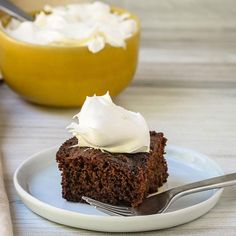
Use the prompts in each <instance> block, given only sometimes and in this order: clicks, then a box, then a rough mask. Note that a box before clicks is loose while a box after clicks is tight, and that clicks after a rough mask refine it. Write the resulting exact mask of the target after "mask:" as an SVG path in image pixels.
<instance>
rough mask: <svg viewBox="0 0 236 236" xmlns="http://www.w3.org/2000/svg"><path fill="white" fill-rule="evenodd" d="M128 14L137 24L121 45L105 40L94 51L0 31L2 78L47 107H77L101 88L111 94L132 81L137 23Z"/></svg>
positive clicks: (137, 49)
mask: <svg viewBox="0 0 236 236" xmlns="http://www.w3.org/2000/svg"><path fill="white" fill-rule="evenodd" d="M113 10H114V11H116V12H118V13H124V12H127V11H125V10H123V9H118V8H114V9H113ZM130 15H131V17H132V18H133V19H135V20H136V22H137V25H138V27H137V28H138V29H137V32H136V33H135V34H134V35H133V36H132V37H131V38H129V39H127V40H126V48H125V49H124V48H116V47H112V46H110V45H106V46H105V48H104V49H103V50H102V51H100V52H98V53H96V54H93V53H91V52H90V51H88V49H87V47H84V46H55V45H53V46H52V45H50V46H49V45H46V46H44V45H43V46H41V45H33V44H28V43H24V42H21V41H18V40H15V39H13V38H11V37H9V36H8V35H6V33H4V32H3V31H2V30H0V69H1V72H2V74H3V77H4V79H5V81H6V83H7V84H8V85H9V86H10V87H11V88H12V89H13V90H14V91H15V92H16V93H18V94H20V95H21V96H22V97H24V98H25V99H27V100H28V101H31V102H34V103H38V104H43V105H50V106H61V107H72V106H81V105H82V104H83V102H84V99H85V97H86V96H92V95H94V94H97V95H102V94H104V93H106V92H107V91H109V92H110V94H111V96H115V95H117V94H118V93H120V92H121V91H122V90H123V89H124V88H125V87H126V86H127V85H128V84H129V83H130V81H131V80H132V78H133V76H134V73H135V70H136V66H137V60H138V51H139V41H140V23H139V20H138V18H137V17H136V16H135V15H133V14H130ZM5 18H6V16H5ZM1 20H2V21H4V16H3V17H1Z"/></svg>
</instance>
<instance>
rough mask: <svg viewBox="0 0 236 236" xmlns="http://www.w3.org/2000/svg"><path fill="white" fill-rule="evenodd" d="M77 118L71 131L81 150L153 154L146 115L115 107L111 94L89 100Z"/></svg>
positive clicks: (69, 127) (71, 126) (88, 98)
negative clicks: (150, 149) (85, 148)
mask: <svg viewBox="0 0 236 236" xmlns="http://www.w3.org/2000/svg"><path fill="white" fill-rule="evenodd" d="M74 118H76V119H78V122H72V123H71V124H70V125H69V126H68V127H67V128H68V130H69V131H70V132H71V133H72V134H73V135H74V136H76V137H77V139H78V146H79V147H91V148H95V149H100V150H102V151H108V152H112V153H139V152H149V148H150V134H149V129H148V126H147V123H146V121H145V119H144V118H143V116H142V115H141V114H140V113H136V112H132V111H128V110H126V109H124V108H123V107H120V106H117V105H115V104H114V103H113V102H112V99H111V97H110V95H109V93H106V94H105V95H104V96H93V97H87V98H86V100H85V102H84V104H83V106H82V108H81V111H80V113H79V114H77V115H75V117H74Z"/></svg>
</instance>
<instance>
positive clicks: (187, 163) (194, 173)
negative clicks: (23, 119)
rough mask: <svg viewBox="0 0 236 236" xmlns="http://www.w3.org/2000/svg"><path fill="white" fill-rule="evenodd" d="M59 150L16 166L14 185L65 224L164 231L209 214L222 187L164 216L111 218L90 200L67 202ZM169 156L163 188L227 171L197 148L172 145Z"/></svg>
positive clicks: (178, 203) (181, 202)
mask: <svg viewBox="0 0 236 236" xmlns="http://www.w3.org/2000/svg"><path fill="white" fill-rule="evenodd" d="M57 149H58V148H51V149H47V150H45V151H42V152H39V153H37V154H35V155H33V156H31V157H30V158H29V159H27V160H26V161H25V162H24V163H23V164H22V165H21V166H20V167H19V168H18V169H17V170H16V172H15V175H14V184H15V188H16V190H17V193H18V194H19V196H20V197H21V199H22V201H23V202H24V203H25V205H26V206H28V207H29V208H30V209H31V210H32V211H34V212H35V213H37V214H39V215H41V216H43V217H45V218H47V219H49V220H51V221H54V222H57V223H60V224H64V225H68V226H73V227H77V228H83V229H89V230H96V231H106V232H138V231H148V230H156V229H164V228H168V227H173V226H176V225H180V224H183V223H186V222H189V221H192V220H194V219H196V218H198V217H200V216H201V215H203V214H205V213H206V212H208V211H209V210H210V209H211V208H212V207H214V205H215V204H216V203H217V201H218V200H219V198H220V195H221V193H222V191H223V190H222V189H221V190H209V191H205V192H201V193H196V194H192V195H189V196H186V197H183V198H181V199H179V200H177V201H176V202H175V203H174V204H173V206H171V207H170V209H169V210H168V212H166V213H163V214H156V215H149V216H133V217H119V216H107V215H105V214H104V213H101V212H99V211H98V210H96V209H94V208H93V207H91V206H89V205H87V204H82V203H72V202H68V201H66V200H65V199H63V198H62V197H61V185H60V182H61V177H60V172H59V171H58V169H57V163H56V161H55V154H56V151H57ZM166 159H167V162H168V168H169V170H168V172H169V174H170V176H169V178H168V183H167V184H165V186H164V187H163V189H167V188H171V187H175V186H179V185H183V184H186V183H190V182H194V181H198V180H202V179H206V178H210V177H215V176H218V175H221V174H223V172H222V170H221V169H220V167H219V166H218V165H217V164H216V163H215V162H214V161H213V160H211V159H209V158H208V157H206V156H204V155H202V154H199V153H197V152H195V151H193V150H189V149H184V148H180V147H168V148H167V154H166Z"/></svg>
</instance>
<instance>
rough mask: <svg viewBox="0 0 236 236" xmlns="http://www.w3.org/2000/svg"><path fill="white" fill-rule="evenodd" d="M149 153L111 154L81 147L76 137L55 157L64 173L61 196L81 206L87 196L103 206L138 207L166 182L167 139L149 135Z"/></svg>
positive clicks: (161, 134)
mask: <svg viewBox="0 0 236 236" xmlns="http://www.w3.org/2000/svg"><path fill="white" fill-rule="evenodd" d="M150 137H151V143H150V152H149V153H135V154H127V153H109V152H102V151H100V150H98V149H93V148H87V147H78V146H75V145H77V144H78V140H77V138H76V137H73V138H71V139H69V140H67V141H66V142H65V143H64V144H63V145H62V146H61V147H60V149H59V151H58V152H57V154H56V160H57V162H58V167H59V169H60V171H61V172H62V173H61V175H62V182H61V184H62V196H63V198H65V199H67V200H68V201H73V202H82V199H81V197H82V196H87V197H91V198H94V199H96V200H99V201H101V202H105V203H110V204H116V205H118V204H119V205H127V206H133V207H136V206H138V205H139V204H140V203H142V201H143V200H144V199H145V197H147V195H148V194H150V193H154V192H156V191H157V190H158V187H160V186H162V185H163V183H165V182H166V180H167V177H168V173H167V164H166V161H165V159H164V156H163V154H164V147H165V144H166V138H165V137H164V136H163V133H156V132H155V131H151V132H150Z"/></svg>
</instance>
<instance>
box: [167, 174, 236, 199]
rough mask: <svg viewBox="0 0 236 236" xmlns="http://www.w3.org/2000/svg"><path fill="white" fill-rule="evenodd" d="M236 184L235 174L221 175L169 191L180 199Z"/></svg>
mask: <svg viewBox="0 0 236 236" xmlns="http://www.w3.org/2000/svg"><path fill="white" fill-rule="evenodd" d="M235 184H236V173H232V174H227V175H222V176H218V177H214V178H210V179H206V180H202V181H198V182H194V183H191V184H186V185H183V186H180V187H176V188H173V189H171V190H170V191H171V192H172V194H173V195H174V196H176V197H178V198H179V197H182V196H185V195H188V194H192V193H196V192H201V191H205V190H210V189H216V188H222V187H226V186H231V185H235Z"/></svg>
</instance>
